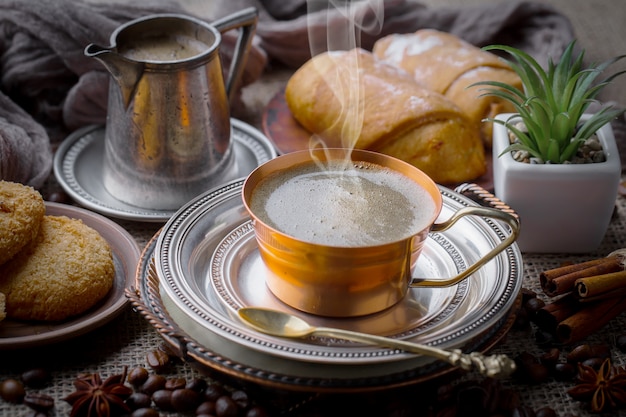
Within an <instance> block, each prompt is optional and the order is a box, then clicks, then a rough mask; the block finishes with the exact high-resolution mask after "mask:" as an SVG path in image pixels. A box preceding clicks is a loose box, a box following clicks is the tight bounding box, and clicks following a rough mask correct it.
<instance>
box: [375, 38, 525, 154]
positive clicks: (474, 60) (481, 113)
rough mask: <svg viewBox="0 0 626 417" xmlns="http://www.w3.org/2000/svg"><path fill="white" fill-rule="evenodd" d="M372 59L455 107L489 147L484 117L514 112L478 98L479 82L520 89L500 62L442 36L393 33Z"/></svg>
mask: <svg viewBox="0 0 626 417" xmlns="http://www.w3.org/2000/svg"><path fill="white" fill-rule="evenodd" d="M372 52H373V54H374V55H375V56H376V57H377V58H379V59H382V60H384V61H385V62H388V63H389V64H391V65H394V66H397V67H399V68H402V69H404V70H405V71H407V72H408V73H409V74H411V75H412V76H413V77H414V78H415V79H416V80H417V81H418V82H420V83H421V84H423V85H424V86H426V87H428V88H430V89H432V90H433V91H436V92H438V93H441V94H443V95H445V96H446V97H448V98H449V99H450V100H452V101H453V102H454V103H456V104H457V105H458V106H459V107H460V108H461V110H463V111H464V112H465V113H466V114H467V116H468V117H469V119H470V120H471V121H472V122H473V123H475V124H476V125H477V128H478V129H480V132H481V138H482V139H483V141H484V143H485V144H486V145H487V146H491V135H492V128H493V124H492V123H491V122H483V120H484V119H485V118H488V117H493V116H495V115H496V114H499V113H510V112H515V108H514V107H513V106H512V105H511V103H509V102H507V101H503V100H502V99H500V98H499V97H493V96H483V97H481V95H482V91H480V90H481V88H484V87H481V86H474V87H471V88H468V87H469V86H470V85H472V84H473V83H476V82H478V81H499V82H502V83H505V84H510V85H512V86H514V87H517V88H519V89H520V90H521V89H522V83H521V80H520V78H519V77H518V75H517V74H516V73H515V72H514V71H513V70H512V69H511V67H509V66H508V64H506V63H505V62H504V61H503V60H501V59H499V58H498V57H497V56H496V55H495V54H492V53H490V52H487V51H483V50H482V49H480V48H478V47H476V46H474V45H472V44H470V43H468V42H466V41H464V40H462V39H460V38H458V37H457V36H454V35H452V34H449V33H446V32H440V31H437V30H434V29H421V30H418V31H417V32H415V33H409V34H392V35H388V36H385V37H383V38H381V39H379V40H378V41H376V43H375V44H374V47H373V49H372Z"/></svg>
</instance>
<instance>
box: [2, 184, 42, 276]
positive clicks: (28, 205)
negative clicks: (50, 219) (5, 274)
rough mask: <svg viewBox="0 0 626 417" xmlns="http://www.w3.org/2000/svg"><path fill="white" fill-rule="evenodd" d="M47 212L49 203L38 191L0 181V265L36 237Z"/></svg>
mask: <svg viewBox="0 0 626 417" xmlns="http://www.w3.org/2000/svg"><path fill="white" fill-rule="evenodd" d="M45 213H46V206H45V204H44V202H43V198H42V197H41V194H39V192H38V191H37V190H35V189H34V188H32V187H29V186H27V185H23V184H19V183H15V182H10V181H0V265H1V264H3V263H5V262H6V261H8V260H9V259H11V258H12V257H13V256H15V254H16V253H18V252H19V251H20V250H21V249H22V248H23V247H24V246H26V245H27V244H28V243H29V242H30V241H32V240H33V239H34V238H35V236H37V233H38V232H39V225H40V224H41V219H42V218H43V216H44V214H45Z"/></svg>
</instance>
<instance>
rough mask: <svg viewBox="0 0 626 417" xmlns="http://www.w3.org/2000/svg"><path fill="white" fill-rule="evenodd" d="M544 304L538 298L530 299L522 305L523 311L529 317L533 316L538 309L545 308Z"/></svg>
mask: <svg viewBox="0 0 626 417" xmlns="http://www.w3.org/2000/svg"><path fill="white" fill-rule="evenodd" d="M545 305H546V303H545V302H544V301H543V300H541V299H539V298H531V299H529V300H528V301H526V304H524V309H525V310H526V311H527V312H528V314H529V315H531V316H532V315H533V314H535V313H536V312H537V311H538V310H539V309H541V308H543V307H545Z"/></svg>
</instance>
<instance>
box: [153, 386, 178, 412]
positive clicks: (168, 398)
mask: <svg viewBox="0 0 626 417" xmlns="http://www.w3.org/2000/svg"><path fill="white" fill-rule="evenodd" d="M151 398H152V401H153V402H154V404H155V405H156V406H157V407H159V408H160V409H161V410H163V411H174V407H173V406H172V391H170V390H167V389H159V390H156V391H154V392H153V393H152V396H151Z"/></svg>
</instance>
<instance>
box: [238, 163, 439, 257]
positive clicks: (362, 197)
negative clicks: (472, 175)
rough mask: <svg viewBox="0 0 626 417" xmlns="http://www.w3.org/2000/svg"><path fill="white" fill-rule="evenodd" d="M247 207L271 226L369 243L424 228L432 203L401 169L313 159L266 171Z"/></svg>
mask: <svg viewBox="0 0 626 417" xmlns="http://www.w3.org/2000/svg"><path fill="white" fill-rule="evenodd" d="M250 208H251V210H252V212H254V213H255V214H256V215H257V217H259V218H260V219H261V220H262V221H263V222H265V223H266V224H268V225H270V226H271V227H273V228H275V229H277V230H279V231H281V232H283V233H285V234H288V235H290V236H293V237H296V238H298V239H300V240H304V241H308V242H312V243H318V244H323V245H327V246H337V247H354V246H371V245H378V244H383V243H389V242H393V241H397V240H401V239H404V238H407V237H409V236H411V235H413V234H416V233H417V232H419V231H420V230H423V229H424V228H426V227H427V226H428V225H429V223H430V222H431V220H432V216H433V213H434V210H435V203H434V201H433V199H432V197H431V196H430V195H429V194H428V192H427V191H426V190H425V189H424V188H423V187H421V186H420V185H419V184H417V183H416V182H414V181H413V180H411V179H409V178H407V177H406V176H404V175H403V174H401V173H398V172H396V171H393V170H390V169H388V168H384V167H382V166H380V165H375V164H371V163H365V162H358V163H355V164H354V165H353V166H349V167H347V168H346V166H345V165H344V164H343V163H342V162H334V163H330V164H329V165H328V166H324V167H323V168H320V167H318V166H317V165H316V164H315V163H309V164H303V165H301V166H299V167H295V168H293V169H289V170H284V171H281V172H278V173H275V174H272V175H271V176H269V177H268V178H265V179H263V180H262V181H261V182H260V183H259V184H257V186H256V187H255V190H254V192H253V194H252V196H251V201H250Z"/></svg>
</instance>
